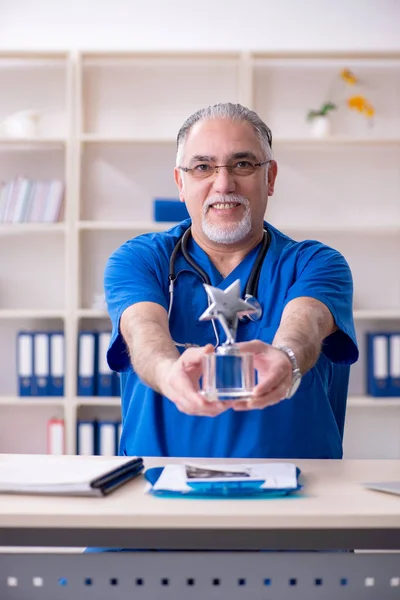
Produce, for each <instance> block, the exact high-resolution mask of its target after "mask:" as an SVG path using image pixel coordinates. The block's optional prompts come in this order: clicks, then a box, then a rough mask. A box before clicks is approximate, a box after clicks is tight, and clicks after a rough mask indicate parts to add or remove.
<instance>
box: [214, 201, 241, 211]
mask: <svg viewBox="0 0 400 600" xmlns="http://www.w3.org/2000/svg"><path fill="white" fill-rule="evenodd" d="M238 206H241V204H240V202H217V203H216V204H211V205H210V207H209V208H215V209H216V210H231V209H232V208H237V207H238Z"/></svg>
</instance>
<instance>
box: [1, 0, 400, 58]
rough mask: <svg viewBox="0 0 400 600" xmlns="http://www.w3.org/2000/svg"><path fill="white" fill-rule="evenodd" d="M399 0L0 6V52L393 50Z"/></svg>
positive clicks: (15, 0) (73, 0)
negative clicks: (85, 50) (22, 50)
mask: <svg viewBox="0 0 400 600" xmlns="http://www.w3.org/2000/svg"><path fill="white" fill-rule="evenodd" d="M399 32H400V1H399V0H248V1H247V2H246V0H0V50H5V49H43V50H47V49H110V50H111V49H126V50H134V49H137V50H158V49H159V50H181V49H196V50H222V49H226V50H246V49H253V50H297V49H299V50H341V49H343V50H350V49H351V50H369V49H370V50H382V51H384V50H400V33H399Z"/></svg>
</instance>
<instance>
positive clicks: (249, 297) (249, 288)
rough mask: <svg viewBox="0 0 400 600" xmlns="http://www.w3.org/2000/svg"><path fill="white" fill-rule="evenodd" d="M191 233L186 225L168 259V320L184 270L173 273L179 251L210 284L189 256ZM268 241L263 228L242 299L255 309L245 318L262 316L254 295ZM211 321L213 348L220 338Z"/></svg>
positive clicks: (177, 344) (203, 272) (187, 346)
mask: <svg viewBox="0 0 400 600" xmlns="http://www.w3.org/2000/svg"><path fill="white" fill-rule="evenodd" d="M191 235H192V234H191V227H188V229H186V231H185V232H184V233H183V235H182V236H181V237H180V238H179V240H178V241H177V243H176V245H175V247H174V249H173V251H172V254H171V258H170V260H169V274H168V280H169V287H168V291H169V306H168V321H169V319H170V317H171V312H172V307H173V304H174V287H175V282H176V280H177V278H178V276H179V275H180V273H182V272H184V271H180V272H179V273H175V263H176V257H177V255H178V253H179V252H182V255H183V257H184V259H185V260H186V262H187V263H188V264H189V265H190V266H191V267H192V269H194V271H195V273H197V275H199V276H200V278H201V280H202V281H203V283H206V284H208V285H211V281H210V278H209V276H208V275H207V273H206V272H205V271H204V270H203V269H202V268H201V267H200V266H199V265H198V264H197V263H196V262H195V261H194V260H193V258H192V257H191V256H190V254H189V252H188V249H187V244H188V240H189V238H190V237H191ZM270 241H271V238H270V235H269V232H268V231H267V230H266V229H264V233H263V239H262V242H261V246H260V249H259V251H258V254H257V257H256V259H255V261H254V265H253V268H252V269H251V273H250V276H249V279H248V280H247V284H246V289H245V292H244V299H245V300H246V301H247V302H249V303H250V304H251V305H252V306H253V307H254V308H255V309H256V310H255V312H254V313H252V314H251V315H249V316H248V317H245V318H246V319H250V320H251V321H258V320H259V319H261V316H262V308H261V305H260V303H259V302H258V300H257V297H256V296H257V291H258V282H259V279H260V273H261V268H262V265H263V262H264V258H265V256H266V254H267V252H268V248H269V245H270ZM211 323H212V326H213V329H214V335H215V340H216V344H215V348H216V347H217V346H219V344H220V340H219V335H218V331H217V328H216V325H215V322H214V321H211ZM174 344H175V346H180V347H183V348H190V347H192V346H196V344H189V343H184V344H180V343H179V342H175V341H174Z"/></svg>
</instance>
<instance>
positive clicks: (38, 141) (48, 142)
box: [0, 137, 67, 151]
mask: <svg viewBox="0 0 400 600" xmlns="http://www.w3.org/2000/svg"><path fill="white" fill-rule="evenodd" d="M66 143H67V140H66V138H62V137H55V138H50V137H48V138H45V137H35V138H33V137H32V138H16V137H15V138H13V137H0V151H1V150H2V149H4V148H2V146H6V147H7V151H9V150H28V151H29V150H52V149H60V150H61V149H63V148H64V146H65V145H66Z"/></svg>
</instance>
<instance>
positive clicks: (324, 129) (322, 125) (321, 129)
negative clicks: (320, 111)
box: [310, 115, 331, 138]
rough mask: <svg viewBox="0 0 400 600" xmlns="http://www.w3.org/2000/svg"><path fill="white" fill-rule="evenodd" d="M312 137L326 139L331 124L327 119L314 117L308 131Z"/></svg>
mask: <svg viewBox="0 0 400 600" xmlns="http://www.w3.org/2000/svg"><path fill="white" fill-rule="evenodd" d="M310 132H311V135H312V137H315V138H322V137H327V136H328V135H329V134H330V132H331V122H330V120H329V117H324V116H322V115H321V116H319V117H314V118H313V120H312V121H311V129H310Z"/></svg>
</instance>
